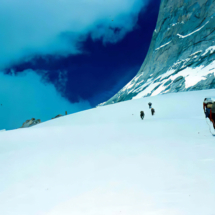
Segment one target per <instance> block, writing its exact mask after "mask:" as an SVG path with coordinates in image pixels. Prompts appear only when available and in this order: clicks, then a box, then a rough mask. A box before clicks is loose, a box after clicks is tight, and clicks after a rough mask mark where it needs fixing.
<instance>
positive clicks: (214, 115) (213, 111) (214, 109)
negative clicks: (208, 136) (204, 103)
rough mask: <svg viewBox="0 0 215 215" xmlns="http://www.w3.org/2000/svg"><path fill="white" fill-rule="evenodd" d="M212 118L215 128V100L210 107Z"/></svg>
mask: <svg viewBox="0 0 215 215" xmlns="http://www.w3.org/2000/svg"><path fill="white" fill-rule="evenodd" d="M210 120H211V122H212V123H213V127H214V129H215V102H214V103H213V104H212V107H211V109H210Z"/></svg>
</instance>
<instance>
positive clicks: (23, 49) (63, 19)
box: [0, 0, 148, 68]
mask: <svg viewBox="0 0 215 215" xmlns="http://www.w3.org/2000/svg"><path fill="white" fill-rule="evenodd" d="M147 1H148V0H117V1H116V0H46V1H44V0H31V1H29V0H18V1H17V0H1V1H0V30H1V34H0V47H1V49H0V68H4V67H6V66H9V65H10V64H12V63H17V62H19V61H20V60H21V59H22V58H26V57H31V56H34V55H42V54H54V55H68V54H77V53H80V52H81V51H82V50H81V47H80V45H79V43H80V42H81V41H82V40H84V38H86V36H87V35H91V36H92V38H93V39H94V40H96V39H102V40H103V41H104V43H108V42H111V43H115V42H117V41H118V40H120V39H122V38H123V37H124V35H125V34H126V33H127V32H129V31H131V30H132V29H133V28H134V26H135V24H136V21H137V15H138V13H139V12H140V10H141V9H142V8H143V7H144V5H146V3H147Z"/></svg>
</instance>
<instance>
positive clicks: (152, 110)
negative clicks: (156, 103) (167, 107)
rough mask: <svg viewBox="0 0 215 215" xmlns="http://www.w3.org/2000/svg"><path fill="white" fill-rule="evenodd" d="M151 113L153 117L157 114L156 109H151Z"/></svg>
mask: <svg viewBox="0 0 215 215" xmlns="http://www.w3.org/2000/svg"><path fill="white" fill-rule="evenodd" d="M151 113H152V116H153V115H154V114H155V109H154V108H152V109H151Z"/></svg>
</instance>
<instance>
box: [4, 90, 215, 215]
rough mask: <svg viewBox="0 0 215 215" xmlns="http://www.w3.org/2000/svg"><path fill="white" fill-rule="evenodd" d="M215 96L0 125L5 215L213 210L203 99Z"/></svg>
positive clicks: (210, 140) (169, 214) (213, 170)
mask: <svg viewBox="0 0 215 215" xmlns="http://www.w3.org/2000/svg"><path fill="white" fill-rule="evenodd" d="M214 96H215V90H206V91H197V92H184V93H176V94H165V95H159V96H154V97H147V98H141V99H134V100H131V101H127V102H122V103H117V104H114V105H109V106H104V107H98V108H95V109H91V110H87V111H83V112H79V113H76V114H72V115H68V116H64V117H61V118H58V119H55V120H50V121H48V122H45V123H42V124H39V125H37V126H35V127H31V128H25V129H17V130H12V131H2V132H0V176H1V177H0V214H1V215H215V137H214V136H212V135H211V133H210V130H209V128H210V127H209V126H208V124H207V122H206V119H205V117H204V113H203V105H202V102H203V99H204V98H205V97H214ZM149 101H150V102H152V104H153V105H152V106H153V107H154V108H155V111H156V112H155V116H151V113H150V110H149V108H148V102H149ZM141 110H143V111H144V112H145V119H144V120H141V119H140V116H139V113H140V111H141Z"/></svg>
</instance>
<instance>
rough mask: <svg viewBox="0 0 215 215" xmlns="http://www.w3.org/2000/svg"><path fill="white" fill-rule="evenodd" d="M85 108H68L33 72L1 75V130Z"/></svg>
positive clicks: (79, 105)
mask: <svg viewBox="0 0 215 215" xmlns="http://www.w3.org/2000/svg"><path fill="white" fill-rule="evenodd" d="M1 104H2V105H1ZM88 108H91V106H90V104H89V102H86V101H80V102H79V103H74V104H71V103H70V102H69V101H68V100H66V99H65V98H63V97H61V95H60V94H59V93H58V92H57V90H56V89H55V87H54V86H53V85H52V84H44V83H42V82H41V77H40V76H39V75H37V74H36V73H35V72H33V71H29V70H28V71H26V72H23V73H21V74H20V75H18V76H14V75H12V76H11V75H5V74H4V73H2V72H0V119H1V120H0V130H1V129H13V128H18V127H20V126H21V125H22V123H23V122H24V121H25V120H27V119H31V118H36V119H41V120H42V121H45V120H49V119H51V118H53V117H55V116H56V115H58V114H62V115H64V114H65V111H67V112H68V114H69V113H74V112H77V111H81V110H84V109H88Z"/></svg>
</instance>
